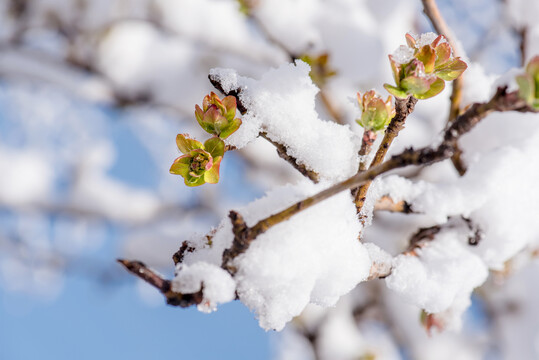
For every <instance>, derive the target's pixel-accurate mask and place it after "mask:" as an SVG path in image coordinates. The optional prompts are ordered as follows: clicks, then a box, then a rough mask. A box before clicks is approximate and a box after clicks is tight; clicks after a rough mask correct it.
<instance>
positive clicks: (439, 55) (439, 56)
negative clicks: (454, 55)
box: [434, 43, 451, 69]
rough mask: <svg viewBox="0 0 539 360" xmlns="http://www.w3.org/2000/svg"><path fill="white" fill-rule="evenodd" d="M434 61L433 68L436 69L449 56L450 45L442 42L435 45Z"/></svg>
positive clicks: (446, 60) (447, 59)
mask: <svg viewBox="0 0 539 360" xmlns="http://www.w3.org/2000/svg"><path fill="white" fill-rule="evenodd" d="M435 50H436V62H435V63H434V68H435V69H438V68H439V67H441V66H442V65H444V64H445V63H446V62H448V61H449V59H450V58H451V46H450V45H449V43H442V44H440V45H438V46H437V47H436V49H435Z"/></svg>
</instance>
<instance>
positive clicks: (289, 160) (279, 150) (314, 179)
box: [260, 132, 319, 183]
mask: <svg viewBox="0 0 539 360" xmlns="http://www.w3.org/2000/svg"><path fill="white" fill-rule="evenodd" d="M260 137H263V138H264V139H266V140H267V141H268V142H269V143H271V144H272V145H273V146H275V148H276V149H277V154H278V155H279V157H280V158H281V159H283V160H286V162H287V163H289V164H290V165H292V166H293V167H294V169H296V170H297V171H299V172H300V173H301V174H302V175H303V176H305V177H307V178H309V179H311V180H312V182H314V183H318V181H319V175H318V174H317V173H316V172H314V171H312V170H309V169H307V168H306V167H305V165H303V164H300V163H299V162H298V160H297V159H296V158H294V157H292V156H290V155H288V153H287V152H286V146H284V145H283V144H279V143H278V142H276V141H274V140H272V139H271V138H270V137H269V136H268V134H267V133H265V132H261V133H260Z"/></svg>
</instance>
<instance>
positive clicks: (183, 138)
mask: <svg viewBox="0 0 539 360" xmlns="http://www.w3.org/2000/svg"><path fill="white" fill-rule="evenodd" d="M176 145H177V146H178V149H180V151H181V152H182V153H183V154H189V153H190V152H191V150H194V149H204V145H202V143H201V142H200V141H197V140H195V139H191V138H190V137H189V135H188V134H178V135H177V136H176Z"/></svg>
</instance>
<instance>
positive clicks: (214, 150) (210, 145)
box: [204, 136, 225, 159]
mask: <svg viewBox="0 0 539 360" xmlns="http://www.w3.org/2000/svg"><path fill="white" fill-rule="evenodd" d="M204 149H205V150H206V151H207V152H209V153H210V154H211V156H212V157H213V158H214V159H215V158H217V157H219V156H223V155H224V154H225V143H224V141H223V140H221V139H220V138H218V137H217V136H214V137H212V138H210V139H208V140H206V142H205V143H204Z"/></svg>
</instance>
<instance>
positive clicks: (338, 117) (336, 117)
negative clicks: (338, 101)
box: [320, 86, 346, 125]
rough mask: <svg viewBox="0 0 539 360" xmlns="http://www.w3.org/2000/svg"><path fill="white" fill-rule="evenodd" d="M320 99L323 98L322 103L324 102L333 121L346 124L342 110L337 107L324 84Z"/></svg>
mask: <svg viewBox="0 0 539 360" xmlns="http://www.w3.org/2000/svg"><path fill="white" fill-rule="evenodd" d="M320 100H322V104H324V106H325V108H326V110H327V111H328V113H329V115H330V116H331V118H332V119H333V121H335V122H336V123H337V124H341V125H344V124H345V123H346V122H345V121H344V118H343V114H342V112H341V111H339V109H337V107H336V106H335V103H334V102H333V100H331V97H330V96H329V95H328V92H327V90H326V89H325V87H323V86H322V87H320Z"/></svg>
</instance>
